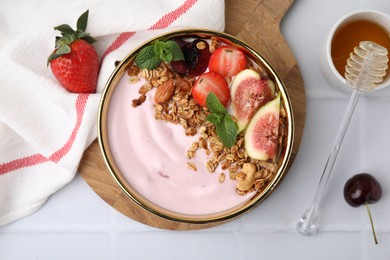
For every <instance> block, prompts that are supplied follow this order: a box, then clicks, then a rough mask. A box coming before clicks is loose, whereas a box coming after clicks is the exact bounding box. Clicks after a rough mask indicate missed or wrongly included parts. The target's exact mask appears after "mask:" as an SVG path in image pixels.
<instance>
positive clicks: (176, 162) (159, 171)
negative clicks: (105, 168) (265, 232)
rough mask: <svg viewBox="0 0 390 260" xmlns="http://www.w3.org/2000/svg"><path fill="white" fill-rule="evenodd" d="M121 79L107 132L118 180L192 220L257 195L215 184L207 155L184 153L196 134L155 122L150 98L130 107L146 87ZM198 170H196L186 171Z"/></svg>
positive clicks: (232, 185)
mask: <svg viewBox="0 0 390 260" xmlns="http://www.w3.org/2000/svg"><path fill="white" fill-rule="evenodd" d="M128 78H129V77H128V76H127V74H125V75H124V76H123V77H122V79H121V80H120V82H119V83H118V85H117V86H116V88H115V90H114V93H113V95H112V98H111V100H110V104H109V109H108V116H107V124H108V125H107V131H108V141H109V147H110V150H111V153H112V154H113V157H114V158H115V162H116V164H117V166H118V167H119V169H120V171H121V173H122V175H123V176H124V177H125V178H126V180H127V181H128V183H129V184H130V185H131V186H132V187H133V188H134V189H135V190H137V191H138V192H139V193H140V194H141V195H142V196H144V197H145V198H146V199H148V200H150V201H151V202H153V203H155V204H157V205H159V206H160V207H163V208H165V209H168V210H171V211H174V212H178V213H183V214H191V215H203V214H211V213H217V212H220V211H223V210H227V209H229V208H232V207H235V206H237V205H239V204H241V203H243V202H245V201H247V200H248V199H249V198H251V197H252V196H253V195H254V194H255V193H248V194H247V195H238V194H237V193H236V184H237V181H232V180H230V178H229V172H228V171H224V173H225V175H226V178H225V181H224V182H223V183H219V181H218V180H219V175H220V173H222V172H223V171H222V170H220V168H217V170H216V171H215V172H214V173H210V172H209V171H208V170H207V169H206V161H207V156H206V154H205V152H204V150H203V149H202V150H198V151H197V153H196V157H195V158H193V159H191V160H189V159H188V158H187V157H186V151H187V150H188V149H189V147H190V146H191V144H192V143H193V142H194V141H197V140H198V137H199V136H198V135H195V136H192V137H189V136H186V135H185V131H184V129H183V127H182V126H181V125H175V124H172V123H169V122H166V121H162V120H156V119H155V116H154V115H155V110H154V107H153V97H154V93H155V89H154V90H151V91H149V92H148V93H147V94H146V96H147V98H146V101H145V102H144V103H143V104H142V105H140V106H138V107H132V103H131V100H132V99H135V98H138V96H139V94H138V90H139V88H140V87H141V86H142V85H143V84H144V83H145V81H143V80H141V81H139V82H137V83H135V84H130V83H129V82H128ZM187 162H192V163H194V164H195V165H196V167H197V171H194V170H191V169H189V168H188V167H187Z"/></svg>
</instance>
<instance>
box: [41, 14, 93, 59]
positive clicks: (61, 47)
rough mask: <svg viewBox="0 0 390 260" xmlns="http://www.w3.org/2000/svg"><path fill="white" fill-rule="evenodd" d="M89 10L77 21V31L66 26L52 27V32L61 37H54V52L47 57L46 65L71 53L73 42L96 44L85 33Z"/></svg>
mask: <svg viewBox="0 0 390 260" xmlns="http://www.w3.org/2000/svg"><path fill="white" fill-rule="evenodd" d="M88 15H89V10H87V11H85V12H84V13H83V14H82V15H81V16H80V17H79V18H78V20H77V24H76V27H77V30H74V29H73V28H72V27H70V26H69V25H68V24H61V25H58V26H56V27H54V30H57V31H59V32H61V37H58V36H57V37H56V45H55V48H56V49H55V50H54V51H53V53H52V54H51V55H50V56H49V58H48V61H47V64H49V62H50V61H52V60H54V59H56V58H58V57H60V56H62V55H64V54H67V53H70V52H71V48H70V46H69V45H70V44H71V43H72V42H74V41H75V40H78V39H82V40H84V41H86V42H88V43H90V44H92V43H94V42H96V40H95V39H94V38H93V37H91V36H90V35H89V33H86V32H85V30H86V29H87V23H88Z"/></svg>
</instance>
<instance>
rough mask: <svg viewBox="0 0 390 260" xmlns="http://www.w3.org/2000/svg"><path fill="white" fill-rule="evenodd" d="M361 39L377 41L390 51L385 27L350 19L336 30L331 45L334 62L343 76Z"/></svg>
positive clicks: (388, 36)
mask: <svg viewBox="0 0 390 260" xmlns="http://www.w3.org/2000/svg"><path fill="white" fill-rule="evenodd" d="M361 41H372V42H375V43H377V44H379V45H382V46H383V47H385V48H386V49H387V50H388V51H389V52H390V35H389V32H388V31H387V30H386V29H385V28H383V27H382V26H381V25H379V24H377V23H375V22H372V21H369V20H355V21H350V22H348V23H346V24H344V25H342V26H341V27H340V28H339V29H338V30H337V31H336V32H335V34H334V36H333V39H332V45H331V56H332V60H333V64H334V66H335V67H336V69H337V71H338V72H339V73H340V75H341V76H343V77H344V74H345V66H346V65H347V59H348V58H349V54H350V53H351V52H353V49H354V47H356V46H358V45H359V43H360V42H361ZM388 73H389V70H387V75H388ZM387 75H386V76H387Z"/></svg>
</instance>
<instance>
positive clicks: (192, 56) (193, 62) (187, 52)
mask: <svg viewBox="0 0 390 260" xmlns="http://www.w3.org/2000/svg"><path fill="white" fill-rule="evenodd" d="M175 41H176V42H177V43H178V44H179V46H180V48H181V50H182V51H183V55H184V61H172V62H171V66H172V69H173V70H174V71H175V72H176V73H178V74H180V75H184V76H188V77H196V76H199V75H200V74H202V73H203V72H205V71H206V69H207V67H208V64H209V59H210V56H211V53H210V51H209V45H208V43H207V42H206V41H204V40H201V39H196V40H193V41H192V42H186V41H184V40H182V39H175Z"/></svg>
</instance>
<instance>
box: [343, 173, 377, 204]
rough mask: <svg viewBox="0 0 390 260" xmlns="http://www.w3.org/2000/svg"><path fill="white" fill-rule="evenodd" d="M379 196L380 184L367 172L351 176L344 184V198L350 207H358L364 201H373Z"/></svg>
mask: <svg viewBox="0 0 390 260" xmlns="http://www.w3.org/2000/svg"><path fill="white" fill-rule="evenodd" d="M381 196H382V187H381V185H380V184H379V182H378V181H377V180H376V179H375V178H374V177H373V176H372V175H370V174H368V173H360V174H357V175H355V176H353V177H352V178H350V179H349V180H348V181H347V183H346V184H345V186H344V198H345V200H346V201H347V203H348V204H349V205H351V206H352V207H359V206H361V205H363V204H364V203H366V202H367V203H375V202H377V201H378V200H379V199H380V198H381Z"/></svg>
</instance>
